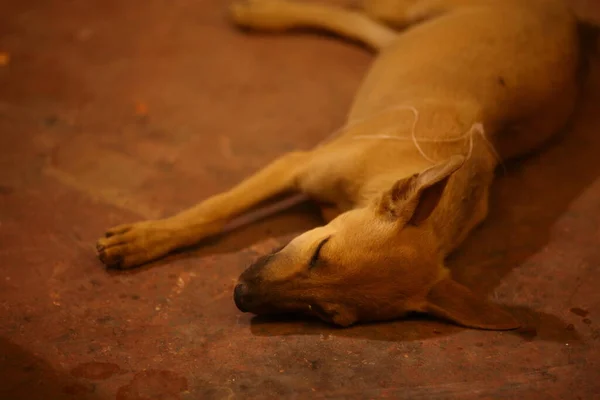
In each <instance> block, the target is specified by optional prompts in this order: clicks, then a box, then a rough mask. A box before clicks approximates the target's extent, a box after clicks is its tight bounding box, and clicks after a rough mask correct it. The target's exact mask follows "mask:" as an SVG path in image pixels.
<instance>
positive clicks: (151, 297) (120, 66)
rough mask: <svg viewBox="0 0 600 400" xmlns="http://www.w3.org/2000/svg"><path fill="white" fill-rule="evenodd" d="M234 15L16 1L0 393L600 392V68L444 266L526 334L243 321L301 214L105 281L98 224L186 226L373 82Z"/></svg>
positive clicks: (7, 118) (162, 6) (199, 5)
mask: <svg viewBox="0 0 600 400" xmlns="http://www.w3.org/2000/svg"><path fill="white" fill-rule="evenodd" d="M580 3H584V2H583V1H580ZM224 4H225V1H220V0H204V1H198V0H196V1H187V0H183V1H167V0H148V1H143V2H142V1H135V2H134V1H123V0H88V1H75V0H64V1H43V0H21V1H13V2H11V4H7V2H5V3H4V4H3V6H2V9H3V10H2V12H1V13H0V52H5V53H8V55H9V56H10V59H9V60H6V59H5V60H4V62H5V64H6V65H5V66H3V67H0V399H7V400H13V399H24V400H34V399H44V400H48V399H115V398H116V399H118V400H133V399H169V400H171V399H233V398H257V397H258V398H312V397H317V396H320V397H325V398H385V397H388V398H407V399H419V398H423V399H431V398H456V399H468V398H514V399H524V398H542V399H547V398H581V399H591V398H593V396H594V395H596V396H597V395H598V393H600V381H599V379H598V378H599V377H600V374H599V372H598V371H600V365H599V361H600V291H599V290H598V288H599V287H600V268H599V264H600V246H599V245H598V243H599V240H600V178H599V173H600V152H599V150H600V134H599V132H600V113H598V110H599V104H600V103H599V102H600V90H599V89H600V61H599V59H598V58H596V59H595V60H594V68H593V73H592V78H590V80H589V81H588V83H587V84H586V93H585V96H584V97H585V98H584V100H583V101H582V104H581V106H580V108H579V111H578V114H577V116H576V118H575V121H574V124H573V127H572V128H571V129H570V130H569V131H568V132H567V133H566V134H565V135H564V136H562V137H560V138H559V139H557V140H556V141H555V142H554V143H552V144H551V145H550V146H548V147H547V148H546V149H545V150H544V151H543V152H541V153H540V154H537V155H534V156H533V157H531V158H528V159H527V160H524V161H522V162H516V163H511V164H510V165H508V168H507V172H506V173H505V174H503V173H499V175H500V176H499V180H498V184H497V185H496V186H495V189H494V193H493V197H492V211H491V215H490V218H489V221H488V222H487V223H486V224H485V225H484V226H483V227H482V228H481V229H478V230H477V232H476V233H475V234H474V235H473V236H472V238H471V239H470V240H469V241H468V242H467V243H466V245H465V246H464V247H463V250H462V251H460V252H459V253H458V254H457V255H456V256H455V257H453V260H452V262H451V263H452V265H453V266H454V271H455V275H456V276H457V277H458V279H460V280H461V281H462V282H464V283H466V284H468V285H469V286H470V287H472V288H474V289H476V290H477V291H478V292H480V293H482V294H485V295H489V296H491V297H493V298H495V299H496V301H497V302H499V303H504V304H506V305H508V306H509V308H511V309H512V310H513V311H514V313H515V314H516V315H517V316H518V317H519V318H520V319H521V320H522V321H524V323H525V324H526V326H527V328H526V329H523V330H522V331H520V332H516V333H497V332H482V331H474V330H465V329H461V328H458V327H455V326H452V325H448V324H445V323H442V322H438V321H432V320H427V319H417V320H411V321H399V322H394V323H387V324H378V325H370V326H357V327H354V328H350V329H343V330H341V329H334V328H331V327H329V326H325V325H323V324H320V323H318V322H314V321H299V320H288V321H281V320H265V319H259V318H253V317H252V316H251V315H247V314H241V313H240V312H239V311H238V310H237V309H236V308H235V306H234V304H233V301H232V298H231V297H232V295H231V289H232V285H233V282H234V280H235V279H236V278H237V276H238V274H239V273H240V272H241V271H242V270H243V269H244V267H245V266H246V265H247V264H248V263H249V262H250V261H252V260H253V259H254V258H255V257H256V256H257V255H258V254H260V253H261V252H263V251H265V250H267V249H270V248H271V247H273V246H274V245H275V244H277V242H279V241H282V240H283V239H282V238H281V237H282V236H283V237H285V236H287V235H292V234H293V233H294V232H299V231H302V230H303V229H306V228H309V227H312V226H314V225H315V224H317V223H319V219H318V217H317V216H316V214H315V213H314V210H313V209H312V208H311V207H300V208H297V209H295V210H292V211H290V212H287V213H284V214H283V215H280V216H278V217H275V218H271V219H269V220H267V221H264V222H261V223H258V224H254V225H253V226H251V227H248V228H245V229H243V230H241V231H238V232H236V233H235V234H232V235H230V236H228V237H226V238H223V239H221V240H215V241H212V242H211V243H208V244H206V245H205V246H204V247H201V248H199V249H197V250H195V251H191V252H187V253H185V254H182V255H179V256H174V257H171V258H169V259H168V260H165V261H161V262H158V263H155V264H153V265H151V266H148V267H145V268H142V269H140V270H137V271H135V272H130V273H117V272H107V271H106V270H105V269H104V268H103V267H102V265H101V264H100V263H99V262H98V261H97V260H96V258H95V253H94V249H93V245H94V241H95V239H96V238H97V237H98V236H99V235H101V234H102V233H103V230H104V229H105V228H107V227H109V226H111V225H114V224H118V223H123V222H129V221H136V220H139V219H143V218H150V217H156V216H161V215H166V214H169V213H171V212H174V211H176V210H180V209H181V208H183V207H186V206H189V205H191V204H193V203H194V202H196V201H197V200H200V199H202V198H205V197H207V196H209V195H211V194H214V193H216V192H218V191H221V190H224V189H226V188H228V187H230V186H231V185H232V184H234V183H236V182H237V181H239V180H241V179H242V178H244V177H245V176H247V175H248V174H249V173H250V172H251V171H253V170H256V169H257V168H259V167H261V166H262V165H264V164H265V163H267V162H268V161H269V160H271V159H273V158H274V157H276V156H277V155H279V154H281V153H283V152H286V151H288V150H292V149H296V148H308V147H310V146H311V145H313V144H315V143H316V142H318V141H319V140H320V139H322V138H323V137H325V136H326V135H327V134H328V132H330V131H331V130H333V129H335V128H336V127H337V126H339V125H340V124H341V123H342V121H343V118H344V115H345V112H346V110H347V108H348V106H349V104H350V101H351V99H352V95H353V92H354V90H355V89H356V88H357V85H358V84H359V82H360V79H361V76H362V75H363V74H364V72H365V70H366V69H367V67H368V65H369V62H370V56H369V54H367V53H365V52H364V51H362V50H361V49H358V48H355V47H353V46H352V45H350V44H347V43H343V42H339V41H337V40H334V39H332V38H323V37H317V36H309V35H298V36H288V37H276V36H261V35H251V36H247V35H242V34H241V33H240V32H237V31H236V30H234V29H232V28H231V27H230V26H229V25H228V23H227V20H226V18H225V12H224V8H225V6H224ZM598 15H600V14H598ZM277 237H279V239H277Z"/></svg>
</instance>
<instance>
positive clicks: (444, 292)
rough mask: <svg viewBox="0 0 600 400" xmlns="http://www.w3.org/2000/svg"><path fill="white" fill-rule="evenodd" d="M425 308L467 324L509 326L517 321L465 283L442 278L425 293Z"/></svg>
mask: <svg viewBox="0 0 600 400" xmlns="http://www.w3.org/2000/svg"><path fill="white" fill-rule="evenodd" d="M425 308H426V309H425V311H426V312H427V313H429V314H431V315H434V316H436V317H440V318H444V319H446V320H449V321H452V322H455V323H457V324H458V325H462V326H465V327H468V328H477V329H487V330H511V329H517V328H519V326H520V324H519V322H517V320H515V319H514V318H513V317H512V316H511V315H510V314H509V313H508V312H506V311H504V310H503V309H502V308H500V306H498V305H495V304H492V303H491V302H489V301H488V300H486V299H483V298H479V297H478V296H476V295H475V294H474V293H473V292H471V291H470V290H469V289H467V288H466V287H465V286H463V285H461V284H460V283H458V282H456V281H454V280H452V279H450V278H445V279H442V280H441V281H439V282H438V283H436V284H435V285H434V286H433V288H432V289H431V291H430V292H429V294H428V295H427V305H426V307H425Z"/></svg>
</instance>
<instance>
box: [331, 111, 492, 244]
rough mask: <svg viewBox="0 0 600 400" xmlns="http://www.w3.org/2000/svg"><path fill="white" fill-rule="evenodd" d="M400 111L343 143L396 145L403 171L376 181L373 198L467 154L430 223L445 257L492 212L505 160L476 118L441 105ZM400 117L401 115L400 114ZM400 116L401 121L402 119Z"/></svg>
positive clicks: (356, 130) (350, 133) (368, 122)
mask: <svg viewBox="0 0 600 400" xmlns="http://www.w3.org/2000/svg"><path fill="white" fill-rule="evenodd" d="M413 104H417V106H418V107H419V108H417V106H412V105H410V106H406V105H401V106H396V107H391V108H389V109H385V110H383V111H381V112H379V113H376V114H374V115H373V117H371V118H365V119H364V120H362V121H358V122H356V123H355V124H354V125H353V126H352V125H350V129H348V130H347V131H344V132H343V140H351V141H370V142H371V146H374V145H375V143H372V141H376V142H377V146H384V147H385V146H388V147H389V146H393V147H394V149H397V154H398V160H399V161H398V166H397V169H395V171H393V172H392V173H385V174H383V175H380V176H374V177H372V179H371V182H369V183H368V184H367V187H366V188H365V189H366V190H365V192H364V194H365V195H366V197H371V196H372V195H374V194H375V192H377V191H378V190H380V188H383V187H390V186H391V185H392V184H393V183H394V181H395V180H397V179H398V177H399V176H410V175H412V174H415V173H419V172H421V171H423V170H425V169H427V168H429V167H431V166H432V165H433V164H434V163H435V162H441V161H444V160H446V159H448V158H449V157H451V156H452V155H457V154H460V155H463V156H465V158H466V161H465V163H464V165H463V166H462V167H461V168H460V170H459V171H457V172H456V173H455V174H454V175H453V176H452V178H451V180H450V182H449V183H448V186H447V187H446V189H445V191H444V195H443V197H442V200H441V202H440V204H439V205H438V207H437V208H436V209H435V211H434V212H433V214H432V215H431V216H430V218H429V221H428V222H427V223H428V225H429V228H430V229H431V230H432V231H433V233H434V234H435V235H436V237H437V239H438V241H439V247H440V252H441V253H442V254H443V255H447V254H449V253H450V252H451V251H452V250H454V249H455V248H456V247H457V246H458V245H459V244H460V243H461V242H462V241H463V240H464V238H465V237H466V236H467V234H468V233H469V231H471V230H472V229H473V228H474V227H475V226H476V225H477V224H478V223H479V222H481V221H482V220H483V219H484V218H485V215H486V213H487V196H488V193H489V188H490V186H491V183H492V180H493V176H494V171H495V168H496V167H497V165H498V163H499V162H500V161H501V160H500V159H499V156H498V154H497V152H496V151H495V149H494V147H493V143H492V142H491V141H490V138H491V137H493V132H491V131H489V132H486V131H485V128H486V127H485V126H483V124H481V123H480V122H479V121H478V119H477V118H478V117H479V116H478V115H477V114H476V113H469V112H464V111H465V110H463V109H460V108H457V107H456V106H455V105H442V107H440V102H420V103H413ZM399 113H400V115H399ZM399 116H401V117H400V118H399Z"/></svg>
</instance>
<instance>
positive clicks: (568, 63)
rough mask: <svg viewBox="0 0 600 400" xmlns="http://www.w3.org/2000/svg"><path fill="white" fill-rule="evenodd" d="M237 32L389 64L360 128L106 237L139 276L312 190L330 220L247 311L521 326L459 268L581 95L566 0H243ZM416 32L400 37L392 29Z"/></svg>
mask: <svg viewBox="0 0 600 400" xmlns="http://www.w3.org/2000/svg"><path fill="white" fill-rule="evenodd" d="M231 12H232V15H233V19H234V20H235V22H236V23H237V24H239V25H241V26H245V27H250V28H255V29H262V30H271V31H278V30H286V29H290V28H296V27H312V28H318V29H324V30H328V31H332V32H334V33H337V34H339V35H342V36H345V37H349V38H352V39H355V40H358V41H360V42H363V43H365V44H367V45H369V46H370V47H372V48H373V49H375V50H377V51H378V52H379V56H378V58H377V59H376V61H375V63H374V65H373V67H372V69H371V71H370V73H369V74H368V76H367V77H366V80H365V81H364V83H363V85H362V87H361V89H360V90H359V92H358V94H357V95H356V98H355V102H354V105H353V106H352V109H351V111H350V114H349V117H348V123H347V125H346V126H345V127H343V128H342V129H341V130H340V131H339V132H338V133H337V134H336V135H335V136H334V137H333V138H332V139H331V140H330V141H329V142H328V143H326V144H324V145H321V146H319V147H317V148H316V149H314V150H313V151H310V152H296V153H291V154H286V155H284V156H282V157H281V158H279V159H278V160H275V161H274V162H273V163H271V164H270V165H269V166H267V167H266V168H264V169H263V170H261V171H259V172H258V173H257V174H256V175H254V176H252V177H250V178H248V179H247V180H245V181H243V182H242V183H240V184H239V185H238V186H236V187H234V188H233V189H231V190H230V191H228V192H225V193H222V194H219V195H216V196H214V197H211V198H209V199H207V200H205V201H203V202H201V203H199V204H198V205H197V206H195V207H193V208H192V209H190V210H187V211H184V212H182V213H180V214H178V215H175V216H173V217H171V218H167V219H163V220H157V221H147V222H140V223H137V224H132V225H123V226H119V227H116V228H113V229H111V230H109V231H108V233H107V234H106V237H104V238H102V239H100V240H99V241H98V251H99V256H100V259H101V260H102V261H103V262H104V263H105V264H106V265H108V266H112V267H119V268H129V267H132V266H135V265H138V264H142V263H145V262H148V261H150V260H153V259H156V258H158V257H161V256H163V255H165V254H167V253H168V252H170V251H172V250H174V249H177V248H180V247H184V246H188V245H191V244H193V243H195V242H197V241H199V240H200V239H203V238H205V237H207V236H210V235H213V234H216V233H218V232H220V231H221V229H222V228H223V227H224V225H225V224H226V223H227V222H228V221H229V220H231V219H232V218H233V217H235V216H237V215H240V214H241V213H242V212H244V211H246V210H248V209H249V208H250V207H252V206H255V205H257V204H258V203H260V202H262V201H264V200H266V199H268V198H270V197H273V196H275V195H278V194H281V193H285V192H293V191H297V192H298V191H299V192H301V193H304V194H306V195H308V196H309V197H310V198H312V199H315V200H317V201H318V202H319V203H321V204H323V210H324V215H325V216H326V219H327V220H328V221H329V223H328V224H327V225H325V226H323V227H319V228H316V229H313V230H311V231H308V232H306V233H304V234H302V235H300V236H298V237H297V238H295V239H294V240H292V241H291V242H290V243H289V244H288V245H287V246H285V247H284V248H283V249H281V250H279V251H277V252H275V253H273V254H270V255H268V256H266V257H263V258H262V259H260V260H259V261H258V262H256V263H255V264H254V265H252V266H251V267H250V268H248V269H247V270H246V271H245V272H244V273H243V274H242V275H241V277H240V280H239V284H238V285H237V286H236V288H235V291H234V298H235V302H236V304H237V306H238V308H239V309H240V310H242V311H250V312H254V313H271V312H282V311H296V312H298V311H299V312H306V313H309V314H313V315H316V316H318V317H320V318H321V319H323V320H325V321H328V322H332V323H335V324H338V325H342V326H348V325H351V324H353V323H355V322H358V321H374V320H388V319H393V318H398V317H401V316H402V315H405V314H406V313H407V312H427V313H430V314H433V315H436V316H438V317H442V318H445V319H449V320H452V321H454V322H456V323H458V324H461V325H464V326H468V327H475V328H483V329H512V328H516V327H518V325H519V324H518V323H517V322H516V321H515V320H514V318H513V317H512V316H511V315H509V314H508V313H507V312H505V311H503V310H502V309H501V308H500V307H498V306H496V305H494V304H491V303H490V302H488V301H486V300H484V299H480V298H477V297H476V296H475V295H473V293H472V292H471V291H470V290H469V289H467V288H466V287H464V286H462V285H460V284H458V283H457V282H455V281H454V280H452V279H451V277H450V273H449V271H448V270H447V268H445V267H444V259H445V257H446V256H447V255H448V254H449V253H450V252H451V251H452V250H453V249H455V248H456V247H457V246H458V245H459V244H460V243H461V242H462V241H463V240H464V238H465V237H466V235H467V234H468V233H469V232H470V231H471V230H472V229H473V228H474V227H475V226H476V225H477V224H479V223H480V222H481V221H482V220H483V219H484V218H485V217H486V214H487V209H488V193H489V188H490V185H491V183H492V180H493V177H494V170H495V168H496V167H497V166H498V165H499V163H501V162H502V160H506V159H507V158H510V157H514V156H517V155H521V154H524V153H526V152H528V151H530V150H532V149H534V148H536V147H538V146H539V145H540V144H541V143H543V142H544V141H546V140H547V139H548V138H549V137H550V136H551V135H552V134H553V133H555V132H557V131H558V130H560V128H562V127H563V126H564V125H565V123H566V122H567V120H568V118H569V116H570V115H571V113H572V111H573V107H574V103H575V99H576V94H577V84H576V70H577V68H578V63H579V54H578V49H579V45H578V37H577V27H576V21H575V18H574V17H573V16H572V15H571V13H570V11H569V9H568V7H567V6H566V5H565V4H563V3H562V2H561V1H559V0H528V1H523V0H387V1H386V0H365V7H364V12H358V11H350V10H345V9H342V8H338V7H332V6H321V5H314V4H302V3H293V2H286V1H284V0H247V1H237V2H235V3H234V4H233V5H232V7H231ZM376 20H379V21H383V22H385V23H387V24H388V25H393V26H395V27H408V26H409V25H412V26H410V27H409V29H407V30H405V31H404V32H403V33H401V34H399V33H396V32H395V31H393V30H391V29H390V28H388V27H386V26H384V25H383V24H381V23H379V22H376Z"/></svg>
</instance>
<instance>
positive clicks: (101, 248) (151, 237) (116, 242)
mask: <svg viewBox="0 0 600 400" xmlns="http://www.w3.org/2000/svg"><path fill="white" fill-rule="evenodd" d="M174 238H175V232H174V230H173V229H172V228H170V227H169V226H168V224H167V223H166V222H164V221H145V222H139V223H136V224H127V225H120V226H117V227H114V228H112V229H109V230H108V231H107V232H106V234H105V235H104V237H103V238H101V239H99V240H98V242H97V243H96V250H97V252H98V258H99V259H100V261H102V262H103V263H104V264H105V265H106V266H107V267H109V268H118V269H127V268H131V267H135V266H138V265H141V264H144V263H146V262H149V261H152V260H155V259H157V258H159V257H162V256H164V255H166V254H167V253H169V252H170V251H172V250H174V249H175V247H176V243H175V240H174Z"/></svg>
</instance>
